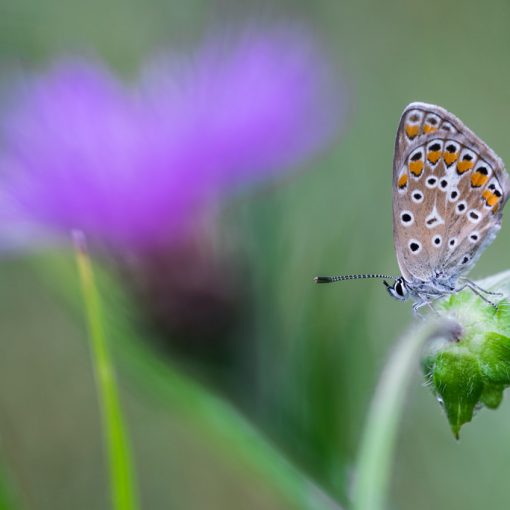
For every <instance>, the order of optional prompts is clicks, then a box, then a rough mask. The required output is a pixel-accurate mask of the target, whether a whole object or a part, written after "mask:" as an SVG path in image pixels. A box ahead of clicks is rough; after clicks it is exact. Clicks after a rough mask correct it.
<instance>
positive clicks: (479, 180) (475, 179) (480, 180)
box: [457, 163, 489, 188]
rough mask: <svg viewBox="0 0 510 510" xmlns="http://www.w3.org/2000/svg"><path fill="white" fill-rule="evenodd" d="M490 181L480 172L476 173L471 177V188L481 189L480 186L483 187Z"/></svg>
mask: <svg viewBox="0 0 510 510" xmlns="http://www.w3.org/2000/svg"><path fill="white" fill-rule="evenodd" d="M459 165H460V163H459ZM457 166H458V165H457ZM488 180H489V176H488V175H484V174H482V173H480V172H475V173H474V174H473V175H472V176H471V186H473V188H479V187H480V186H483V185H484V184H485V183H486V182H487V181H488Z"/></svg>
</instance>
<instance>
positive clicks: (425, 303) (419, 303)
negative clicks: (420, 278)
mask: <svg viewBox="0 0 510 510" xmlns="http://www.w3.org/2000/svg"><path fill="white" fill-rule="evenodd" d="M418 297H419V299H420V301H416V303H414V305H413V313H414V315H415V316H416V317H419V318H420V319H424V318H425V317H424V316H423V315H422V314H421V313H420V312H419V311H418V310H419V309H420V308H423V307H424V306H428V307H429V308H430V309H431V310H432V311H433V312H434V313H435V314H437V315H439V312H438V311H437V310H436V309H435V308H434V305H433V304H432V303H433V302H434V301H436V300H437V299H438V298H436V299H429V297H423V296H418Z"/></svg>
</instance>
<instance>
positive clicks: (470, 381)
mask: <svg viewBox="0 0 510 510" xmlns="http://www.w3.org/2000/svg"><path fill="white" fill-rule="evenodd" d="M433 384H434V388H435V389H436V392H437V394H438V396H439V398H440V401H441V402H442V403H443V405H444V408H445V411H446V416H447V417H448V421H449V422H450V426H451V428H452V432H453V434H454V435H455V437H456V438H457V439H458V438H459V431H460V428H461V427H462V425H464V423H467V422H469V421H471V418H472V417H473V410H474V408H475V406H476V405H477V404H478V401H479V400H480V397H481V395H482V391H483V387H484V385H483V381H482V374H481V372H480V368H479V364H478V361H477V359H476V357H475V356H473V355H472V354H470V353H469V351H468V350H467V349H465V348H460V349H457V350H455V351H446V352H441V353H438V354H437V356H436V360H435V363H434V369H433Z"/></svg>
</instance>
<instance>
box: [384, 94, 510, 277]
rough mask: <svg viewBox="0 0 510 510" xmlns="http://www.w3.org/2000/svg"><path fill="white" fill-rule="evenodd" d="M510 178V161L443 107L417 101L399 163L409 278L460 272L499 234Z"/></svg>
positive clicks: (404, 124)
mask: <svg viewBox="0 0 510 510" xmlns="http://www.w3.org/2000/svg"><path fill="white" fill-rule="evenodd" d="M509 192H510V179H509V177H508V174H507V173H506V171H505V168H504V165H503V162H502V161H501V159H500V158H499V157H498V156H497V155H496V154H495V153H494V151H492V150H491V149H490V148H489V147H488V146H487V145H486V144H485V143H484V142H483V141H482V140H481V139H480V138H479V137H478V136H476V135H475V134H474V133H473V132H472V131H471V130H469V129H468V128H466V127H465V126H464V124H463V123H462V122H461V121H460V120H459V119H458V118H457V117H455V116H454V115H452V114H451V113H449V112H447V111H446V110H444V109H443V108H440V107H438V106H434V105H428V104H425V103H411V104H410V105H409V106H407V107H406V109H405V110H404V112H403V114H402V118H401V121H400V125H399V128H398V131H397V137H396V143H395V157H394V162H393V197H394V198H393V236H394V242H395V251H396V254H397V260H398V264H399V267H400V270H401V273H402V276H403V277H404V278H405V279H406V280H407V281H408V282H412V281H413V280H421V281H425V282H429V281H432V280H435V279H438V278H439V279H444V280H447V279H449V278H452V277H453V279H455V278H456V277H457V276H458V275H459V274H461V273H462V272H465V271H467V270H468V269H469V268H470V267H472V265H473V264H474V263H475V262H476V260H477V259H478V257H479V256H480V254H481V253H482V251H483V249H484V248H485V247H487V246H488V244H490V242H491V241H492V240H493V239H494V237H495V236H496V234H497V232H498V230H499V228H500V224H501V214H502V209H503V206H504V204H505V202H506V200H507V199H508V196H509Z"/></svg>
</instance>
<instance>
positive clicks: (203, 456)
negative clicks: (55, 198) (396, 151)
mask: <svg viewBox="0 0 510 510" xmlns="http://www.w3.org/2000/svg"><path fill="white" fill-rule="evenodd" d="M254 18H255V19H257V20H259V21H264V20H271V21H274V20H282V21H287V20H292V21H296V20H297V21H299V22H304V23H305V24H307V25H309V26H311V27H312V29H313V30H315V32H316V33H317V34H318V37H319V39H320V40H322V42H323V44H324V46H325V47H326V49H327V51H328V53H329V57H330V58H331V60H332V62H334V65H335V67H338V68H339V69H340V70H341V74H342V77H343V79H344V82H345V83H346V85H347V87H346V88H347V90H348V95H347V96H346V100H347V101H348V106H349V108H348V110H349V113H348V115H347V117H346V119H345V121H344V128H343V132H342V134H341V135H339V136H338V137H337V139H336V140H335V143H334V144H333V146H331V147H330V148H329V149H328V150H326V151H324V152H323V153H322V154H321V155H320V156H319V157H316V158H315V159H313V160H312V161H311V162H309V163H307V164H306V165H303V167H302V169H301V170H302V171H300V172H299V173H296V174H294V175H293V176H291V177H290V178H286V179H284V180H283V181H281V182H278V183H274V184H269V185H264V186H261V187H260V188H259V189H258V190H257V192H256V193H245V194H243V195H242V196H239V197H236V198H235V199H233V200H231V201H229V203H227V204H226V205H225V207H224V210H223V212H222V216H221V218H222V220H221V236H223V237H224V238H227V239H232V240H233V241H232V242H233V243H234V244H235V245H236V246H237V247H238V250H239V253H242V256H243V260H244V262H243V263H244V264H245V265H246V268H247V269H248V270H249V272H248V274H249V281H248V282H247V287H248V288H249V292H250V296H251V297H250V300H251V301H250V303H251V305H250V319H249V320H248V321H247V323H246V325H245V327H244V328H239V332H238V334H237V336H236V338H235V343H236V348H235V360H234V361H232V360H229V362H228V363H226V362H225V363H223V364H222V363H220V364H219V365H218V363H215V364H214V369H213V370H212V372H213V375H211V370H209V369H203V371H202V372H201V370H202V369H201V367H200V365H197V366H194V367H193V368H190V367H189V365H190V363H189V362H183V361H182V360H177V361H175V360H172V361H169V360H168V357H165V358H164V360H163V363H164V364H169V366H172V367H174V365H173V364H172V365H170V363H173V362H174V361H175V363H177V365H178V366H179V367H180V368H177V369H175V370H177V373H179V374H181V373H182V374H188V373H191V374H192V376H190V377H194V378H198V379H199V380H200V381H201V383H200V385H199V386H198V387H196V388H195V387H194V386H193V384H194V383H192V382H191V383H190V384H191V385H192V386H193V388H194V389H193V390H190V389H189V388H188V387H183V388H180V387H179V388H176V387H175V386H174V388H173V390H170V391H167V390H162V389H161V388H163V387H165V388H166V387H168V385H169V386H172V384H173V382H172V381H171V380H168V381H166V382H165V381H163V382H161V381H160V380H159V379H158V380H156V378H154V380H153V379H151V377H153V371H152V368H151V365H150V363H148V364H147V365H145V366H143V367H140V366H138V365H137V364H136V363H135V361H136V358H137V357H136V356H132V357H130V356H129V355H126V350H128V349H127V347H126V346H125V345H123V342H127V340H126V338H125V337H124V336H123V335H118V339H117V344H116V346H115V348H116V352H117V353H118V356H119V357H118V359H119V361H118V363H119V373H120V381H121V389H122V402H123V405H124V407H125V413H126V415H127V419H128V424H129V430H130V432H131V436H132V442H133V447H134V451H135V462H136V465H137V473H138V477H139V483H140V493H141V499H142V504H143V507H144V508H150V509H158V508H176V509H203V508H207V509H224V508H236V509H241V508H242V509H256V508H257V509H260V508H264V509H285V508H294V507H295V505H296V502H295V501H292V500H291V498H288V497H286V496H285V491H281V490H280V489H278V487H277V486H278V484H276V483H274V484H273V483H271V478H272V477H271V476H267V475H264V473H269V472H270V471H271V469H272V468H274V465H273V464H272V461H271V460H270V458H269V457H270V455H268V456H267V457H265V456H264V455H263V454H261V458H260V459H259V460H257V462H253V458H252V456H253V455H256V453H257V448H254V449H253V450H254V451H253V452H252V453H248V454H246V453H242V452H241V451H240V450H239V448H238V446H239V444H241V445H245V446H246V445H247V443H249V441H248V440H246V439H244V440H243V439H241V440H239V442H236V441H230V439H231V438H232V435H235V432H232V431H229V430H228V428H227V429H223V425H222V422H221V420H222V418H221V416H223V415H221V412H222V411H218V410H217V408H216V407H215V405H216V404H215V403H216V402H217V401H216V399H213V401H212V403H211V408H210V409H206V410H205V411H204V414H203V415H202V414H200V413H201V412H202V411H199V412H198V411H197V408H200V409H201V410H203V409H202V407H200V406H201V405H202V404H199V403H198V402H199V401H200V398H201V397H198V400H197V401H195V400H193V398H192V397H191V396H190V395H191V394H192V393H193V392H195V391H196V392H197V393H199V394H200V393H206V394H208V393H209V392H211V393H212V394H217V395H220V399H219V400H218V402H219V408H220V409H223V407H222V406H223V405H224V401H225V402H232V403H233V405H234V406H235V407H236V408H238V409H240V413H241V414H242V415H243V416H246V417H248V418H249V419H250V420H251V421H252V422H253V423H255V424H256V425H257V427H258V428H259V429H260V430H262V431H263V433H264V435H265V437H266V438H268V441H269V442H270V444H272V445H274V446H275V448H276V449H277V450H278V451H280V452H281V453H282V455H284V456H285V457H286V458H287V459H289V460H290V461H291V462H292V463H293V464H294V465H295V466H297V468H298V469H299V470H300V472H302V473H304V474H305V475H306V476H307V477H309V478H311V479H313V480H314V481H315V482H316V483H317V485H318V486H320V487H322V488H323V489H324V490H325V491H326V492H328V493H329V494H331V495H333V496H334V497H335V498H337V500H338V501H340V502H345V501H346V500H347V495H348V492H349V486H350V484H351V482H352V478H353V466H354V462H355V458H356V450H357V446H358V443H359V440H360V434H361V431H362V427H363V423H364V417H365V415H366V412H367V406H368V404H369V402H370V399H371V396H372V394H373V391H374V388H375V385H376V383H377V379H378V375H379V373H380V371H381V369H382V366H383V364H384V360H385V359H386V357H387V355H388V353H389V351H390V349H391V345H392V344H393V343H394V341H395V340H396V339H397V338H398V336H399V335H400V334H402V332H403V331H404V330H405V329H406V328H407V327H408V325H409V324H410V323H411V322H412V315H411V310H410V305H409V304H407V303H406V304H400V303H397V302H396V301H393V300H391V299H390V298H389V297H388V296H387V295H386V292H385V291H384V288H383V286H382V284H381V283H380V282H379V281H366V282H346V283H344V284H338V285H335V286H323V287H315V286H314V285H313V283H312V277H313V276H314V275H315V274H318V273H324V274H335V273H357V272H389V273H390V274H392V273H394V272H395V271H397V265H396V260H395V256H394V251H393V242H392V234H391V232H392V226H391V171H392V170H391V164H392V152H393V143H394V136H395V129H396V126H397V123H398V119H399V116H400V113H401V111H402V109H403V108H404V106H405V105H406V104H407V103H409V102H411V101H415V100H420V101H425V102H432V103H436V104H439V105H442V106H444V107H445V108H447V109H448V110H450V111H452V112H454V113H455V114H456V115H458V116H459V117H460V118H461V119H463V120H464V121H465V122H466V123H467V124H468V125H469V126H470V127H471V128H472V129H473V130H474V131H475V132H476V133H478V134H479V135H480V136H481V137H482V138H484V139H485V140H486V141H487V142H488V143H489V144H490V145H491V147H492V148H493V149H494V150H495V151H496V152H497V153H498V154H499V155H500V156H501V157H502V158H503V160H507V161H509V160H510V148H509V146H508V143H507V139H508V120H507V119H508V118H509V114H510V87H509V86H508V83H509V75H510V60H509V54H510V51H509V50H510V31H509V30H508V23H509V21H510V4H509V3H508V2H506V1H503V0H501V1H487V2H483V3H482V2H475V1H471V0H469V1H465V2H462V3H461V2H454V1H427V2H412V1H403V0H402V1H391V2H380V1H377V0H362V1H350V2H340V1H334V0H318V1H315V2H307V1H304V0H303V1H290V0H288V1H283V0H281V1H276V0H275V1H272V2H249V1H244V2H239V1H237V2H236V1H234V0H232V1H230V2H228V1H216V2H210V1H205V0H204V1H200V0H191V1H181V2H178V1H167V2H164V1H162V0H128V1H125V2H122V1H120V0H117V1H116V0H106V1H105V0H101V1H99V0H92V1H89V2H81V1H80V2H78V1H67V2H63V1H57V0H45V1H35V0H32V1H28V0H18V1H17V2H10V1H6V0H0V64H1V65H2V69H3V72H2V74H3V78H5V77H7V78H8V77H9V72H11V71H12V70H13V69H14V70H17V69H19V68H20V66H21V67H24V68H37V67H38V66H40V65H41V64H44V63H45V62H49V61H51V59H52V58H54V57H55V56H59V55H62V54H70V53H73V52H75V51H77V52H80V51H83V50H86V51H92V52H95V53H97V54H99V55H100V56H102V57H104V58H105V59H107V60H108V61H109V62H110V63H111V64H112V65H113V66H114V67H115V68H117V69H119V70H120V71H122V72H131V71H132V70H133V69H136V66H137V64H138V63H139V62H140V61H141V60H142V59H143V58H144V56H145V55H148V54H150V53H151V52H152V51H156V50H159V49H161V48H163V47H171V48H175V49H178V50H180V49H183V50H185V49H186V48H187V47H189V45H192V44H193V43H194V42H195V41H196V40H197V39H200V37H201V36H203V35H204V34H205V33H208V32H210V31H211V30H213V29H220V30H221V28H222V27H223V26H224V25H225V24H227V25H230V26H235V25H236V24H237V23H242V22H244V21H246V20H253V19H254ZM505 223H506V222H505V221H503V229H502V232H501V234H500V235H499V237H498V239H497V240H496V241H495V242H494V244H493V246H491V248H490V249H489V250H488V251H487V253H485V254H484V256H483V257H482V258H481V260H480V261H479V263H478V264H477V267H476V268H475V269H474V271H473V276H474V277H481V276H485V275H488V274H492V273H496V272H498V271H500V270H503V269H507V268H508V253H509V249H510V233H509V230H508V226H507V225H505ZM54 256H57V255H54ZM49 259H51V257H49V256H48V254H40V255H37V254H35V255H31V256H27V255H23V256H22V255H19V254H9V255H7V256H6V257H5V258H4V260H3V261H2V262H1V263H0V451H1V453H2V455H3V458H4V460H5V466H6V471H7V473H6V478H7V479H8V480H10V482H11V485H12V488H11V489H8V490H9V491H11V492H12V493H13V498H14V499H16V500H17V501H18V502H19V503H20V507H21V508H30V509H32V508H34V509H52V510H58V509H69V508H73V509H90V508H98V509H101V508H108V503H107V500H108V488H107V477H106V469H105V462H104V458H103V450H102V443H101V430H100V420H99V416H98V411H97V404H96V396H95V387H94V382H93V375H92V369H91V366H90V360H89V352H88V345H87V341H86V335H85V327H84V323H83V320H82V318H81V312H80V309H79V308H78V307H77V306H75V305H74V304H73V305H71V304H69V300H68V299H66V298H65V297H64V296H63V294H62V293H61V292H59V291H56V290H55V287H57V288H61V287H62V282H61V281H60V282H59V284H58V285H55V282H54V279H55V278H56V276H55V275H56V271H54V269H52V267H53V265H52V263H51V262H50V263H49V262H48V260H49ZM66 261H67V262H66V263H69V262H71V261H69V260H68V259H66ZM66 267H67V266H66ZM74 277H75V275H74V272H73V268H72V265H71V264H69V268H68V270H67V271H66V272H65V278H67V280H68V285H67V286H68V287H69V289H70V290H68V291H66V292H67V293H68V294H69V295H72V296H73V298H72V299H71V301H73V300H74V301H76V299H78V298H79V296H77V292H76V289H75V285H76V282H74ZM60 278H61V279H62V280H64V278H62V275H60ZM64 283H65V282H64ZM64 286H65V285H64ZM74 301H73V302H74ZM142 336H143V335H142ZM139 340H141V339H139ZM205 364H206V365H207V363H205ZM239 366H243V367H249V369H248V370H246V371H244V370H241V369H239ZM154 370H156V369H154ZM172 370H174V368H172ZM163 372H164V370H163V371H162V373H163ZM197 374H198V375H197ZM161 377H162V379H165V377H166V376H165V375H164V374H163V375H162V376H161ZM183 377H187V376H186V375H184V376H183ZM186 380H187V379H186ZM158 381H159V382H158ZM422 382H423V381H422V379H421V378H420V375H419V373H418V370H417V376H416V378H415V380H414V382H413V386H412V388H411V390H410V394H409V399H408V402H407V404H406V410H405V416H404V419H403V422H402V425H401V429H400V432H399V436H398V437H399V440H398V450H397V455H396V461H395V465H394V473H393V477H392V490H391V495H390V501H391V502H390V504H389V508H395V509H411V508H412V509H414V510H421V509H423V510H425V509H430V508H437V509H443V508H444V509H447V508H463V509H464V510H475V509H480V508H490V509H491V510H499V509H506V508H508V504H509V503H508V498H509V491H508V479H509V476H510V446H509V442H508V437H509V435H508V430H509V423H510V408H509V406H508V402H507V401H504V402H503V404H502V406H501V408H500V409H499V410H498V411H497V412H492V411H487V410H483V411H481V412H480V413H479V415H478V416H476V417H475V419H474V421H473V423H472V424H469V425H467V426H466V427H465V428H464V429H463V430H462V434H461V441H460V443H457V442H456V441H455V440H454V439H453V437H452V435H451V432H450V429H449V426H448V424H447V422H446V419H445V417H444V416H443V414H442V411H441V409H440V408H439V406H438V405H437V403H436V402H435V400H434V398H433V396H432V395H431V394H430V392H429V391H428V390H427V389H426V388H425V387H424V386H423V384H422ZM190 392H191V393H190ZM226 409H229V411H228V412H230V410H231V408H230V407H229V406H228V404H227V408H226ZM218 413H219V414H218ZM227 414H228V413H227ZM204 415H205V416H208V420H204V419H203V416H204ZM217 415H218V416H220V417H218V422H217V423H215V416H217ZM236 416H237V415H236ZM236 419H237V418H235V419H234V422H235V421H236ZM227 421H228V423H229V424H230V425H228V426H231V421H229V420H227ZM243 423H244V422H243ZM232 427H234V428H235V427H237V425H232ZM221 430H224V436H223V438H221V433H219V432H218V431H221ZM236 445H237V446H236ZM259 453H260V452H259ZM250 459H251V460H250ZM275 478H278V477H277V476H276V477H275ZM291 485H292V484H291ZM292 491H295V488H294V489H291V492H292ZM298 499H299V498H298ZM319 501H320V498H319V500H314V502H311V503H307V502H306V501H304V500H302V504H303V506H304V507H307V506H309V508H321V506H320V502H319Z"/></svg>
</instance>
